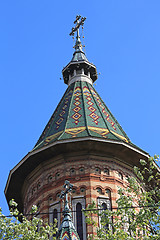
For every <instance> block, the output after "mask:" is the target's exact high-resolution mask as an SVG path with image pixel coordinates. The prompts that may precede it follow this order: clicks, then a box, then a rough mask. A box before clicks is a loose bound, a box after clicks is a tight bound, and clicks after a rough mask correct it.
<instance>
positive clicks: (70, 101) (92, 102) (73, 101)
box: [34, 81, 130, 149]
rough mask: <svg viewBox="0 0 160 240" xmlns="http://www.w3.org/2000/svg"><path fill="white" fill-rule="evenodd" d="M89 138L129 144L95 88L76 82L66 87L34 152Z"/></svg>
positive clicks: (83, 82)
mask: <svg viewBox="0 0 160 240" xmlns="http://www.w3.org/2000/svg"><path fill="white" fill-rule="evenodd" d="M86 136H91V137H98V138H103V139H111V140H119V141H125V142H130V140H129V138H128V137H127V135H126V133H125V132H124V131H123V129H122V127H121V126H120V125H119V123H118V122H117V120H116V119H115V118H114V116H113V115H112V113H111V112H110V111H109V109H108V108H107V106H106V105H105V103H104V102H103V101H102V99H101V97H100V96H99V95H98V93H97V92H96V90H95V89H94V88H93V86H92V85H91V84H90V83H88V82H85V81H77V82H74V83H72V84H71V85H70V86H69V87H68V88H67V90H66V92H65V94H64V96H63V97H62V99H61V101H60V103H59V104H58V106H57V108H56V110H55V112H54V113H53V115H52V117H51V119H50V120H49V122H48V124H47V125H46V127H45V129H44V131H43V133H42V135H41V136H40V138H39V140H38V142H37V144H36V146H35V148H34V149H37V148H41V147H43V146H45V145H48V144H51V143H53V142H54V141H59V140H66V139H74V138H82V137H86Z"/></svg>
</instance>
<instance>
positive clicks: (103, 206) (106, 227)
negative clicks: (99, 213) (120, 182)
mask: <svg viewBox="0 0 160 240" xmlns="http://www.w3.org/2000/svg"><path fill="white" fill-rule="evenodd" d="M102 209H103V210H107V204H106V203H105V202H103V203H102ZM105 216H106V215H105ZM104 228H105V229H106V230H108V229H109V224H108V223H107V224H106V225H105V226H104Z"/></svg>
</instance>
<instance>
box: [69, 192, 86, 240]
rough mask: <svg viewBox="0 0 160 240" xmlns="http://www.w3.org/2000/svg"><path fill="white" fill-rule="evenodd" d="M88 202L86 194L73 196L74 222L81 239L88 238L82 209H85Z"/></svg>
mask: <svg viewBox="0 0 160 240" xmlns="http://www.w3.org/2000/svg"><path fill="white" fill-rule="evenodd" d="M85 207H86V203H85V198H84V196H80V197H78V198H77V197H73V199H72V210H73V224H74V226H75V227H76V230H77V232H78V234H79V237H80V240H86V239H87V238H86V222H85V216H84V213H83V212H82V209H85Z"/></svg>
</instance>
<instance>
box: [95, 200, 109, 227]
mask: <svg viewBox="0 0 160 240" xmlns="http://www.w3.org/2000/svg"><path fill="white" fill-rule="evenodd" d="M97 200H98V207H99V208H100V209H102V210H101V211H100V212H101V213H103V210H107V209H108V210H110V209H111V200H110V199H109V198H108V197H98V199H97ZM109 221H112V220H111V219H109ZM99 226H100V227H101V217H99ZM110 227H111V226H110V225H109V224H106V225H105V229H106V230H107V229H109V228H110Z"/></svg>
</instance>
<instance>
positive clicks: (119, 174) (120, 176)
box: [118, 172, 123, 180]
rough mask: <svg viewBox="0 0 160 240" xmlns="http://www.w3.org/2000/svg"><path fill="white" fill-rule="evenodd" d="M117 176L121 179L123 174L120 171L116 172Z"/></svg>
mask: <svg viewBox="0 0 160 240" xmlns="http://www.w3.org/2000/svg"><path fill="white" fill-rule="evenodd" d="M118 177H119V178H120V179H122V180H123V175H122V173H120V172H118Z"/></svg>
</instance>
